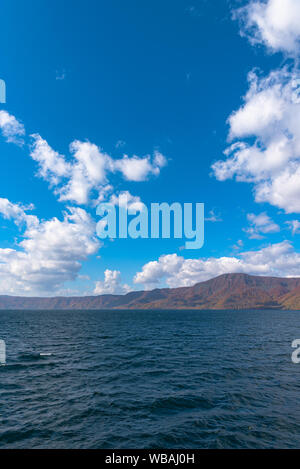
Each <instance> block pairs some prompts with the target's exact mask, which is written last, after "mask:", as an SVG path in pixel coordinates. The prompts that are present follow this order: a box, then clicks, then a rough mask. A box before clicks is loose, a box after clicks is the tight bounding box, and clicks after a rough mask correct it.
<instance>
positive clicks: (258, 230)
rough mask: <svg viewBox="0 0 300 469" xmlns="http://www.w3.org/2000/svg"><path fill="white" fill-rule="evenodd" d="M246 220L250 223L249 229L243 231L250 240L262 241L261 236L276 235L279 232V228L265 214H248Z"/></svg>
mask: <svg viewBox="0 0 300 469" xmlns="http://www.w3.org/2000/svg"><path fill="white" fill-rule="evenodd" d="M247 219H248V221H249V223H250V226H249V228H246V229H244V231H245V232H246V233H247V234H248V236H249V238H250V239H262V238H263V237H264V236H263V234H269V233H277V232H278V231H280V228H279V226H278V225H277V224H276V223H274V222H273V220H271V218H270V217H269V216H268V215H267V214H266V213H265V212H263V213H260V214H259V215H255V214H254V213H248V215H247Z"/></svg>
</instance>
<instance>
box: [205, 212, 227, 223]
mask: <svg viewBox="0 0 300 469" xmlns="http://www.w3.org/2000/svg"><path fill="white" fill-rule="evenodd" d="M205 221H210V222H212V223H217V222H220V221H223V220H222V218H221V216H220V215H217V214H216V213H215V212H214V210H210V211H209V214H208V217H205Z"/></svg>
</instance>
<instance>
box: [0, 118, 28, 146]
mask: <svg viewBox="0 0 300 469" xmlns="http://www.w3.org/2000/svg"><path fill="white" fill-rule="evenodd" d="M0 130H1V132H2V135H3V137H5V139H6V141H7V142H12V143H16V144H17V145H22V144H23V143H24V141H23V139H22V137H23V136H24V135H25V128H24V125H23V124H22V123H21V122H19V121H18V120H17V119H16V118H15V116H13V115H11V114H9V113H8V112H6V111H0Z"/></svg>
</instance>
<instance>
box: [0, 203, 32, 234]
mask: <svg viewBox="0 0 300 469" xmlns="http://www.w3.org/2000/svg"><path fill="white" fill-rule="evenodd" d="M33 209H34V206H33V205H29V206H28V207H26V206H23V205H21V204H13V203H12V202H10V201H9V200H8V199H4V198H0V213H1V215H2V216H3V218H6V219H7V220H13V221H14V222H15V223H16V224H17V225H22V224H23V223H24V224H26V225H27V227H28V228H30V227H34V226H36V225H38V223H39V220H38V218H37V217H36V216H35V215H28V214H27V213H26V211H28V210H33Z"/></svg>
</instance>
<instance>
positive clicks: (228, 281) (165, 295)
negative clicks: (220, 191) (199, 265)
mask: <svg viewBox="0 0 300 469" xmlns="http://www.w3.org/2000/svg"><path fill="white" fill-rule="evenodd" d="M251 308H252V309H292V310H300V278H277V277H258V276H253V275H247V274H224V275H220V276H219V277H216V278H213V279H211V280H207V281H206V282H201V283H197V284H196V285H194V286H193V287H181V288H162V289H155V290H151V291H135V292H131V293H127V295H100V296H82V297H53V298H38V297H20V296H7V295H3V296H0V309H2V310H3V309H6V310H7V309H27V310H41V309H44V310H61V309H70V310H88V309H98V310H101V309H251Z"/></svg>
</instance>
